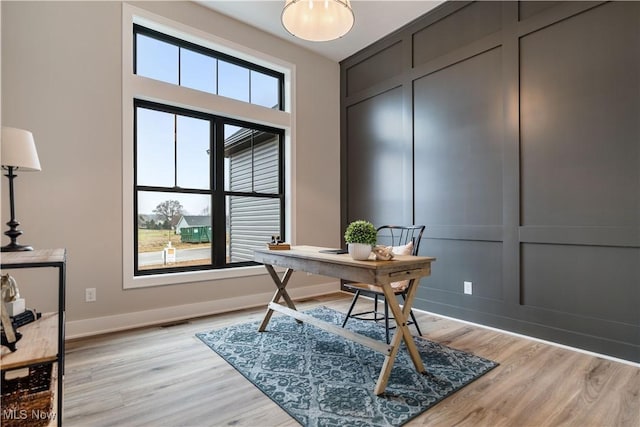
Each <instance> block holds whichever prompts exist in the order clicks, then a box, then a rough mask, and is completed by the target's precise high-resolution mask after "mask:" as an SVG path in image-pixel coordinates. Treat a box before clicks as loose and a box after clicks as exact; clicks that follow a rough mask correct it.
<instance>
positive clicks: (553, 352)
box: [63, 293, 640, 427]
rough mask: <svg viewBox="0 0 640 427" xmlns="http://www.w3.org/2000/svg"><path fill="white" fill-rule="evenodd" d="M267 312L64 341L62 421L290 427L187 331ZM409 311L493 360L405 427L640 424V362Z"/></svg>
mask: <svg viewBox="0 0 640 427" xmlns="http://www.w3.org/2000/svg"><path fill="white" fill-rule="evenodd" d="M350 301H351V297H350V295H348V294H342V293H340V294H334V295H330V296H326V297H322V298H315V299H311V300H306V301H303V302H297V303H296V305H297V306H298V308H299V309H302V310H306V309H309V308H313V307H315V306H319V305H325V306H327V307H331V308H333V309H336V310H339V311H342V312H346V311H347V309H348V306H349V303H350ZM358 304H359V306H362V308H364V307H365V306H366V307H368V304H371V302H370V301H367V300H366V299H362V298H361V301H359V302H358ZM264 312H265V309H264V308H259V309H251V310H243V311H238V312H233V313H228V314H221V315H216V316H212V317H207V318H200V319H195V320H191V321H189V322H185V323H181V324H176V325H171V326H165V327H151V328H144V329H138V330H132V331H127V332H121V333H116V334H109V335H105V336H100V337H93V338H87V339H82V340H77V341H72V342H69V343H68V344H67V352H66V370H65V384H64V388H65V396H64V418H63V420H64V425H65V426H67V427H75V426H79V427H80V426H81V427H86V426H92V427H98V426H127V427H133V426H224V425H234V426H296V425H298V423H297V422H296V421H294V420H293V419H292V418H291V417H289V415H287V413H286V412H284V411H283V410H282V409H280V407H279V406H278V405H276V404H275V403H273V402H272V401H271V400H270V399H269V398H267V397H266V396H264V395H263V394H262V392H260V391H259V390H258V389H257V388H256V387H254V386H253V385H252V384H251V383H249V382H248V381H247V380H246V379H245V378H244V377H243V376H242V375H240V374H239V373H238V372H237V371H236V370H235V369H233V368H232V367H231V366H229V365H228V364H227V363H226V362H224V361H223V360H222V359H221V358H220V357H219V356H218V355H217V354H216V353H215V352H213V351H212V350H210V349H209V348H208V347H207V346H206V345H204V344H203V343H202V342H201V341H200V340H199V339H197V338H196V337H195V336H194V334H195V333H196V332H202V331H205V330H210V329H218V328H222V327H225V326H227V325H231V324H234V323H240V322H248V321H258V320H261V319H262V316H263V315H264ZM416 316H417V317H418V322H419V323H420V327H421V329H422V332H423V334H424V336H425V337H427V338H429V339H431V340H434V341H437V342H439V343H442V344H445V345H448V346H450V347H454V348H457V349H460V350H465V351H469V352H472V353H474V354H477V355H479V356H482V357H486V358H489V359H492V360H495V361H497V362H499V363H500V366H499V367H497V368H496V369H494V370H492V371H491V372H489V373H488V374H486V375H485V376H483V377H481V378H480V379H478V380H476V381H475V382H473V383H471V384H470V385H468V386H466V387H464V388H463V389H461V390H459V391H458V392H456V393H455V394H453V395H452V396H449V397H448V398H447V399H445V400H443V401H442V402H440V403H439V404H437V405H436V406H434V407H433V408H431V409H429V410H428V411H426V412H425V413H423V414H422V415H421V416H419V417H417V418H415V419H414V420H412V421H411V422H410V423H408V424H407V425H408V426H420V425H428V426H454V425H455V426H518V427H520V426H536V427H537V426H580V427H583V426H587V427H589V426H593V427H601V426H612V427H613V426H630V427H639V426H640V368H638V367H635V366H631V365H628V364H624V363H618V362H614V361H610V360H607V359H602V358H598V357H594V356H590V355H586V354H582V353H578V352H574V351H571V350H566V349H562V348H558V347H555V346H551V345H548V344H544V343H539V342H536V341H532V340H528V339H525V338H519V337H514V336H512V335H508V334H504V333H500V332H495V331H491V330H487V329H484V328H480V327H475V326H470V325H468V324H464V323H461V322H456V321H453V320H449V319H443V318H439V317H434V316H431V315H427V314H424V313H420V312H416ZM411 329H412V330H413V328H411ZM414 332H415V331H414ZM427 368H428V367H427Z"/></svg>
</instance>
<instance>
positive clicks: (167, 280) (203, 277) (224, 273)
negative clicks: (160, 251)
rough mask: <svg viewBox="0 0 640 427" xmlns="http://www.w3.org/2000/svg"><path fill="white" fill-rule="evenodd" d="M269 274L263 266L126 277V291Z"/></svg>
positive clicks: (124, 286)
mask: <svg viewBox="0 0 640 427" xmlns="http://www.w3.org/2000/svg"><path fill="white" fill-rule="evenodd" d="M265 274H267V271H266V270H265V269H264V266H263V265H252V266H248V267H235V268H224V269H220V270H206V271H188V272H180V273H163V274H157V275H152V276H135V277H128V278H127V277H125V280H124V284H123V288H124V289H139V288H148V287H152V286H167V285H179V284H184V283H196V282H209V281H215V280H224V279H235V278H239V277H251V276H260V275H265Z"/></svg>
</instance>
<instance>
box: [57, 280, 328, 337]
mask: <svg viewBox="0 0 640 427" xmlns="http://www.w3.org/2000/svg"><path fill="white" fill-rule="evenodd" d="M287 290H288V292H289V295H291V298H293V299H294V300H296V299H303V298H311V297H316V296H319V295H327V294H331V293H334V292H337V291H339V290H340V283H339V282H329V283H322V284H319V285H313V286H303V287H300V288H291V289H287ZM272 297H273V292H266V293H260V294H252V295H245V296H241V297H234V298H227V299H221V300H212V301H203V302H198V303H193V304H183V305H176V306H171V307H163V308H155V309H152V310H145V311H136V312H133V313H124V314H115V315H113V316H103V317H94V318H91V319H82V320H71V321H67V322H66V325H65V338H66V339H75V338H83V337H88V336H93V335H100V334H106V333H109V332H117V331H123V330H127V329H133V328H139V327H143V326H151V325H158V324H163V323H171V322H176V321H180V320H185V319H191V318H194V317H200V316H209V315H212V314H218V313H224V312H229V311H234V310H241V309H245V308H253V307H260V306H264V307H266V305H267V303H268V302H269V301H271V298H272Z"/></svg>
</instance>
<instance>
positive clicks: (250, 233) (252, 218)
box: [227, 196, 284, 263]
mask: <svg viewBox="0 0 640 427" xmlns="http://www.w3.org/2000/svg"><path fill="white" fill-rule="evenodd" d="M227 209H228V216H227V217H228V223H227V231H228V234H229V235H228V240H227V256H228V258H229V262H230V263H234V262H242V261H253V249H255V248H264V246H265V244H266V243H267V242H269V241H271V236H281V237H283V238H284V235H283V234H282V231H281V230H280V200H279V199H270V198H261V197H241V196H227Z"/></svg>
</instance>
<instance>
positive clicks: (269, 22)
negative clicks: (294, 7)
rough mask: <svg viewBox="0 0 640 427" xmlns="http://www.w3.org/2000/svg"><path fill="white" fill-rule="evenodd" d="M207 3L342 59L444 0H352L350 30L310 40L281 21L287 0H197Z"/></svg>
mask: <svg viewBox="0 0 640 427" xmlns="http://www.w3.org/2000/svg"><path fill="white" fill-rule="evenodd" d="M196 3H199V4H201V5H203V6H205V7H208V8H210V9H213V10H215V11H216V12H219V13H221V14H223V15H227V16H229V17H231V18H234V19H236V20H238V21H242V22H244V23H246V24H249V25H251V26H253V27H256V28H259V29H261V30H263V31H266V32H268V33H271V34H273V35H275V36H278V37H280V38H282V39H285V40H288V41H290V42H292V43H295V44H298V45H300V46H304V47H306V48H307V49H310V50H312V51H314V52H317V53H319V54H320V55H323V56H326V57H327V58H330V59H333V60H335V61H341V60H343V59H345V58H347V57H349V56H351V55H353V54H354V53H356V52H358V51H359V50H361V49H363V48H365V47H367V46H369V45H370V44H372V43H373V42H375V41H377V40H379V39H381V38H382V37H384V36H386V35H387V34H389V33H392V32H393V31H395V30H397V29H398V28H400V27H402V26H404V25H405V24H407V23H409V22H411V21H413V20H414V19H416V18H418V17H419V16H421V15H423V14H425V13H426V12H428V11H429V10H431V9H433V8H434V7H436V6H438V5H439V4H440V3H443V0H439V1H438V0H434V1H428V0H408V1H405V0H351V6H352V7H353V13H354V15H355V17H356V20H355V24H354V25H353V28H352V29H351V31H350V32H349V33H348V34H347V35H345V36H344V37H342V38H340V39H338V40H333V41H329V42H309V41H305V40H301V39H298V38H296V37H294V36H292V35H291V34H289V33H288V32H287V31H286V30H285V29H284V28H283V27H282V23H281V22H280V14H281V12H282V8H283V6H284V3H285V2H284V0H257V1H256V0H227V1H217V0H213V1H204V0H201V1H196Z"/></svg>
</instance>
